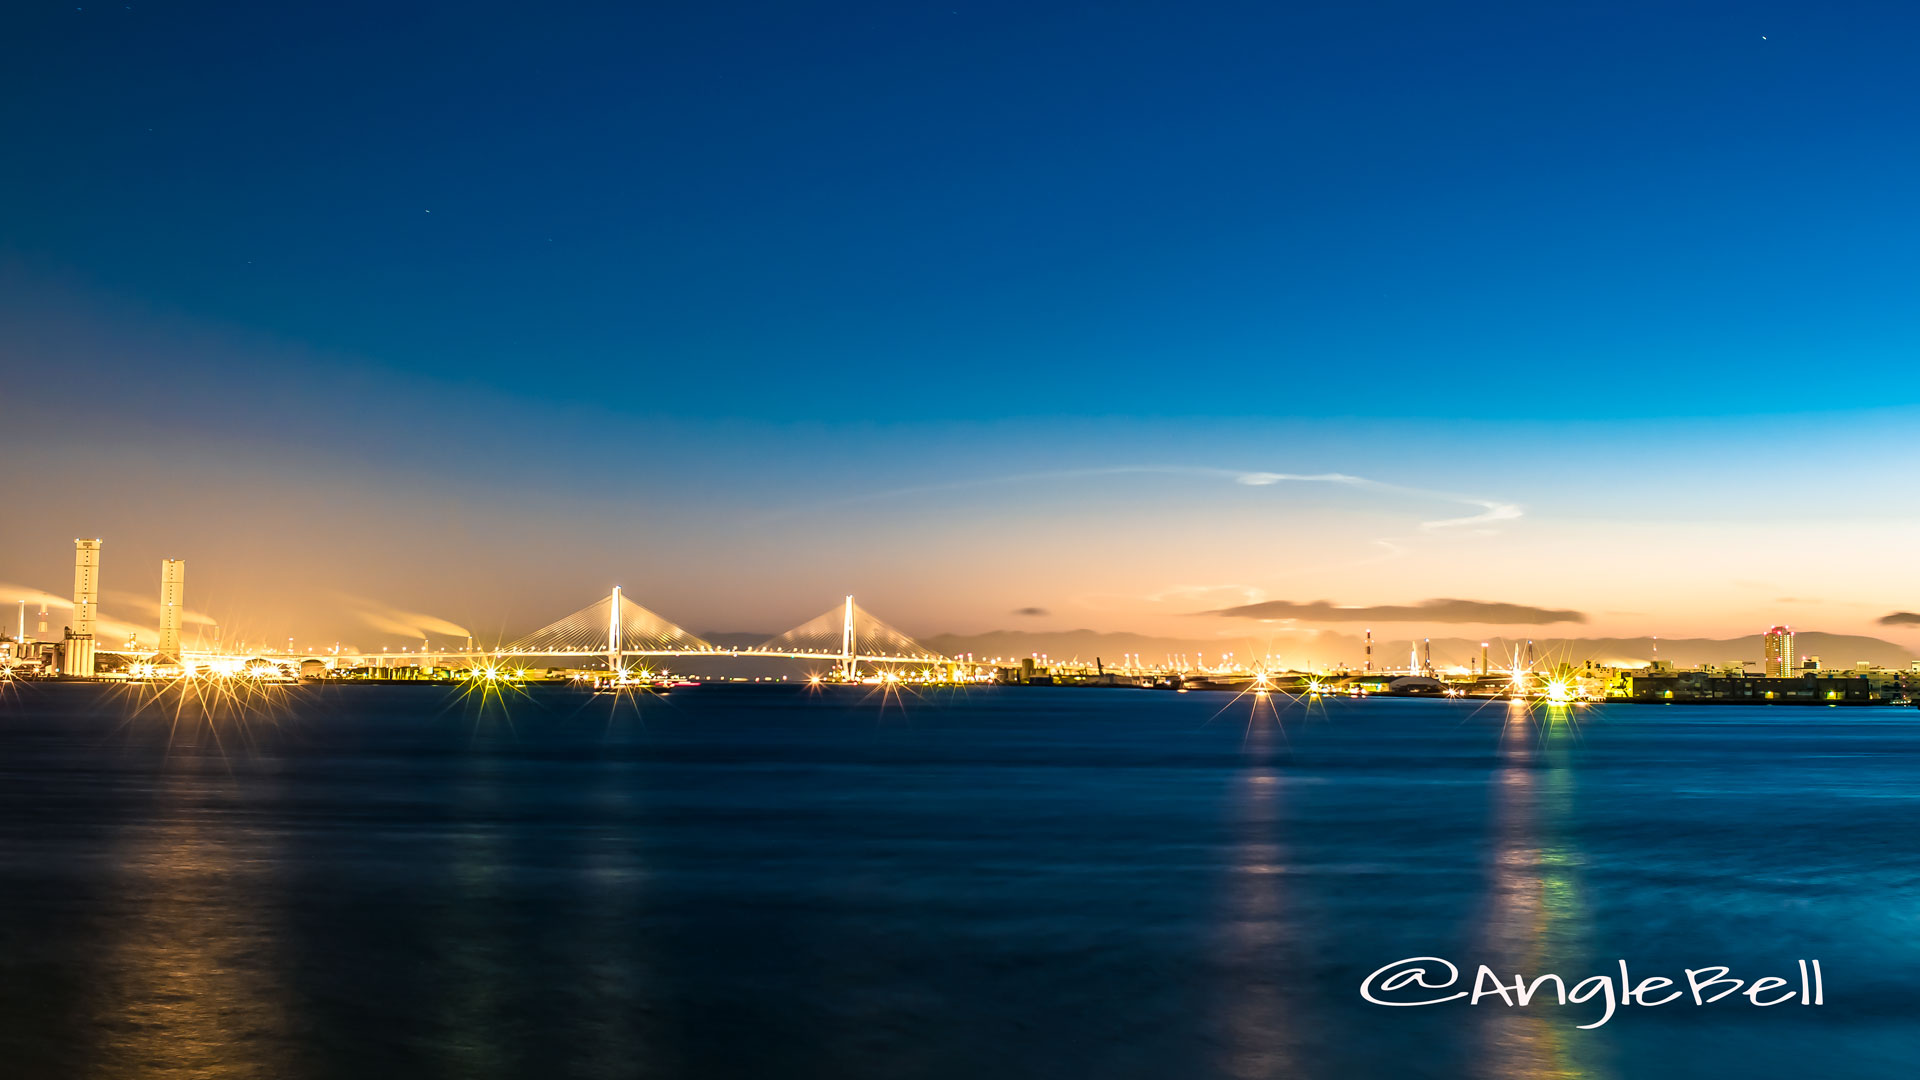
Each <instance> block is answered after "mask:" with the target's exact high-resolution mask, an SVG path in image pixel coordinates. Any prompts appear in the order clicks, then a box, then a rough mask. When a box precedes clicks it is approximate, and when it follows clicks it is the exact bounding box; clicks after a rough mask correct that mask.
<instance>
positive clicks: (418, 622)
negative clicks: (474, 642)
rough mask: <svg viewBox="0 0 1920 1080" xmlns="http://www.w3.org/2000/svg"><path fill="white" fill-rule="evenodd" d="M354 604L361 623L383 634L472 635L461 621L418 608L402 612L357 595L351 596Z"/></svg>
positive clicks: (409, 635)
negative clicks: (429, 613) (428, 613)
mask: <svg viewBox="0 0 1920 1080" xmlns="http://www.w3.org/2000/svg"><path fill="white" fill-rule="evenodd" d="M349 599H350V601H351V602H352V604H353V605H354V607H355V611H354V614H355V615H357V616H358V617H359V618H360V621H361V622H364V623H366V624H367V625H368V626H371V627H373V628H374V629H375V630H379V631H381V632H383V633H388V634H398V635H399V636H401V637H404V638H415V639H418V638H426V637H430V636H432V635H435V634H438V635H440V636H441V637H472V636H473V631H471V630H469V629H467V628H466V627H464V626H461V625H460V624H459V623H456V622H451V621H449V620H447V619H442V618H440V617H439V616H436V615H427V614H423V613H421V612H417V611H402V610H400V609H399V608H395V607H388V606H387V605H385V604H381V603H377V602H375V601H372V600H366V599H361V598H358V597H350V598H349Z"/></svg>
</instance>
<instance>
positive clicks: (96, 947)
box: [0, 685, 1920, 1080]
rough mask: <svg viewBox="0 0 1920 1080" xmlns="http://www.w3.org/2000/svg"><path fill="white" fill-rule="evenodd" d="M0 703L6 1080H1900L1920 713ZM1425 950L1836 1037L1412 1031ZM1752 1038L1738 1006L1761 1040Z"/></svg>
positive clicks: (1919, 892) (824, 703)
mask: <svg viewBox="0 0 1920 1080" xmlns="http://www.w3.org/2000/svg"><path fill="white" fill-rule="evenodd" d="M132 697H133V695H131V694H129V693H128V692H126V691H121V690H109V689H103V688H99V687H85V686H65V685H42V686H32V685H29V686H25V687H18V688H13V689H9V690H7V691H6V693H5V696H4V697H0V945H3V946H4V952H0V957H3V960H0V1061H5V1062H8V1066H7V1073H8V1074H9V1075H13V1076H102V1077H116V1076H129V1077H130V1076H162V1077H221V1076H272V1077H365V1076H376V1075H407V1076H413V1077H435V1076H445V1077H459V1078H486V1077H555V1076H586V1077H602V1076H609V1077H610V1076H653V1077H702V1076H742V1077H745V1076H753V1077H775V1076H777V1077H954V1078H962V1077H966V1078H971V1077H982V1076H1000V1077H1026V1076H1032V1077H1059V1076H1096V1075H1097V1076H1104V1077H1211V1076H1219V1077H1258V1076H1287V1077H1371V1076H1416V1077H1417V1076H1432V1077H1452V1076H1507V1077H1568V1076H1588V1077H1620V1078H1634V1080H1637V1078H1645V1077H1681V1076H1689V1077H1691V1076H1712V1075H1734V1074H1739V1075H1744V1076H1747V1077H1787V1076H1803V1075H1822V1076H1862V1077H1872V1076H1888V1077H1893V1076H1908V1075H1911V1074H1912V1063H1913V1062H1914V1061H1920V1021H1916V1019H1915V1017H1916V1015H1917V1013H1920V994H1916V993H1915V991H1914V989H1913V987H1912V978H1913V975H1914V973H1915V971H1916V960H1917V959H1920V946H1916V944H1915V941H1916V936H1915V929H1916V920H1917V918H1920V907H1917V906H1916V900H1917V899H1920V851H1916V843H1915V827H1916V823H1920V712H1916V711H1915V710H1911V709H1906V710H1896V709H1884V710H1882V709H1874V710H1868V709H1807V708H1766V707H1757V708H1745V707H1721V708H1693V709H1688V708H1682V707H1651V706H1614V707H1594V708H1587V709H1582V710H1578V711H1576V712H1573V713H1571V714H1566V713H1562V714H1558V715H1548V714H1545V713H1538V712H1535V713H1528V712H1526V711H1524V710H1521V711H1509V710H1508V709H1507V708H1506V707H1505V706H1501V705H1495V706H1491V707H1486V706H1480V705H1477V704H1459V703H1451V702H1439V701H1397V700H1381V699H1373V700H1367V701H1347V700H1337V701H1331V702H1327V703H1325V704H1324V705H1314V706H1311V707H1308V706H1304V705H1299V704H1290V703H1283V704H1281V705H1280V707H1279V708H1278V709H1272V708H1269V707H1267V706H1264V705H1261V704H1259V703H1256V702H1255V701H1254V700H1253V699H1250V698H1241V699H1237V700H1236V699H1230V698H1229V697H1228V696H1226V695H1216V694H1177V695H1176V694H1168V693H1157V692H1147V691H1120V690H1114V691H1101V690H1075V689H1064V688H1061V689H1040V688H1035V689H1001V690H973V691H967V692H939V693H933V694H924V695H919V696H914V695H908V696H907V697H905V698H904V699H903V700H895V699H889V700H882V699H880V698H878V697H873V696H869V695H866V694H865V693H864V692H862V691H824V692H820V691H807V690H803V689H800V688H787V687H780V688H766V689H755V688H742V687H708V688H701V689H694V690H687V691H681V692H676V693H674V694H673V695H671V696H670V697H668V698H665V699H648V700H643V701H641V702H639V703H638V705H637V707H636V706H635V704H634V703H631V702H629V703H616V702H614V701H612V700H611V699H609V698H607V697H593V696H588V695H579V694H573V693H566V692H536V693H534V694H532V695H530V696H523V697H513V698H511V699H510V700H508V701H507V702H505V703H504V707H502V706H501V705H499V704H488V705H486V706H484V707H482V706H481V705H480V704H478V703H475V702H472V701H463V700H460V699H458V698H457V697H456V696H454V695H451V694H449V692H448V691H447V690H446V689H445V688H436V687H390V688H369V687H332V688H326V687H304V688H295V689H291V690H288V691H286V692H284V693H280V694H277V695H275V697H274V699H273V700H271V701H264V702H263V701H252V702H248V703H246V705H245V708H242V709H234V708H232V707H225V708H222V709H220V710H219V713H220V715H219V716H218V717H217V718H216V719H215V720H214V721H213V722H208V720H207V719H206V717H205V715H204V710H203V709H200V708H197V707H189V708H186V709H184V710H181V711H180V712H179V713H178V714H177V715H176V713H175V710H174V705H175V704H177V703H174V702H166V701H163V702H159V703H156V704H155V705H153V706H150V707H148V708H146V709H145V710H144V711H142V712H140V713H139V715H137V716H131V718H130V714H132V713H133V711H134V708H133V702H132V700H131V699H132ZM1418 955H1435V956H1441V957H1447V958H1450V959H1453V960H1454V961H1455V962H1457V963H1459V964H1461V965H1462V966H1463V967H1464V968H1467V969H1468V970H1469V972H1470V971H1471V967H1472V965H1474V964H1478V963H1481V962H1486V963H1490V964H1493V965H1495V966H1496V967H1498V968H1500V969H1501V970H1503V971H1523V972H1527V973H1529V974H1539V973H1544V972H1549V971H1552V972H1559V973H1562V974H1565V975H1568V976H1569V977H1577V976H1584V975H1587V974H1593V973H1605V972H1610V971H1613V970H1614V968H1615V965H1616V962H1617V961H1618V960H1619V959H1621V958H1625V959H1627V960H1628V961H1629V962H1630V963H1631V965H1632V967H1633V969H1634V971H1635V974H1636V977H1638V976H1639V975H1641V974H1642V973H1644V974H1649V975H1651V974H1663V975H1668V976H1674V977H1677V976H1679V975H1680V973H1681V971H1682V969H1684V968H1686V967H1689V966H1691V967H1701V966H1705V965H1708V964H1727V965H1730V966H1732V967H1733V968H1734V969H1735V974H1736V975H1744V976H1746V977H1749V978H1751V977H1754V976H1758V975H1770V974H1772V975H1783V976H1792V975H1794V974H1795V964H1794V962H1795V960H1796V959H1799V958H1818V959H1820V960H1821V961H1822V966H1823V969H1824V971H1825V974H1826V979H1825V982H1826V999H1827V1004H1826V1005H1824V1006H1820V1007H1807V1006H1800V1005H1785V1006H1778V1007H1774V1008H1771V1009H1758V1008H1754V1007H1752V1006H1749V1005H1746V1004H1744V1003H1741V1004H1735V1003H1734V1001H1731V1000H1730V1001H1727V1002H1722V1003H1721V1004H1719V1005H1715V1006H1709V1007H1706V1008H1696V1007H1693V1006H1688V1005H1681V1004H1675V1005H1671V1006H1667V1007H1664V1008H1660V1009H1632V1008H1629V1009H1624V1010H1622V1011H1621V1013H1620V1014H1619V1015H1618V1016H1617V1017H1616V1018H1615V1019H1614V1020H1613V1021H1612V1022H1610V1023H1609V1024H1607V1025H1606V1026H1605V1027H1602V1028H1599V1029H1596V1030H1592V1031H1581V1030H1578V1029H1577V1027H1576V1025H1578V1024H1582V1023H1588V1022H1591V1021H1592V1020H1594V1019H1597V1018H1598V1016H1599V1009H1598V1008H1597V1007H1594V1006H1568V1007H1566V1008H1560V1007H1557V1006H1552V1005H1547V1006H1539V1005H1536V1006H1534V1007H1532V1008H1529V1009H1526V1010H1517V1009H1506V1008H1503V1007H1501V1006H1499V1005H1498V1004H1487V1003H1483V1004H1481V1005H1479V1006H1475V1007H1469V1006H1467V1005H1465V1004H1452V1005H1445V1006H1438V1007H1433V1008H1422V1009H1386V1008H1381V1007H1378V1006H1372V1005H1368V1004H1366V1003H1365V1002H1364V1001H1362V1000H1361V998H1360V996H1359V993H1358V987H1359V984H1360V981H1361V980H1362V979H1363V978H1364V977H1365V976H1366V975H1367V973H1368V972H1370V971H1372V970H1373V969H1374V968H1376V967H1379V966H1380V965H1382V964H1385V963H1387V962H1389V961H1392V960H1395V959H1398V958H1401V957H1407V956H1418ZM1740 1000H1741V1001H1742V1002H1743V1001H1744V999H1740Z"/></svg>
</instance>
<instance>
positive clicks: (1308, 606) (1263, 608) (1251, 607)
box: [1200, 599, 1587, 626]
mask: <svg viewBox="0 0 1920 1080" xmlns="http://www.w3.org/2000/svg"><path fill="white" fill-rule="evenodd" d="M1200 614H1203V615H1218V616H1221V617H1223V618H1233V619H1264V620H1281V619H1284V620H1290V621H1296V622H1339V623H1353V622H1379V623H1393V622H1430V623H1435V622H1437V623H1487V624H1501V625H1509V626H1546V625H1548V624H1551V623H1568V622H1571V623H1583V622H1586V621H1587V616H1586V613H1585V612H1580V611H1572V610H1566V609H1556V608H1542V607H1532V606H1529V605H1526V604H1504V603H1495V602H1489V601H1484V600H1453V599H1437V600H1422V601H1420V602H1419V603H1417V604H1376V605H1372V606H1367V607H1349V606H1343V605H1340V604H1335V603H1333V602H1331V601H1328V600H1314V601H1311V602H1309V603H1304V604H1303V603H1297V602H1295V601H1292V600H1267V601H1264V602H1262V603H1258V604H1241V605H1239V606H1237V607H1229V608H1216V609H1214V610H1212V611H1205V612H1201V613H1200Z"/></svg>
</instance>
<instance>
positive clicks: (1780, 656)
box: [1764, 626, 1799, 679]
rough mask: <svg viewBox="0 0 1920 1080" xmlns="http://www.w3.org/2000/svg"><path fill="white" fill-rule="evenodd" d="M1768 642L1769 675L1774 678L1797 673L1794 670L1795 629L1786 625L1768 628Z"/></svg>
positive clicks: (1767, 662)
mask: <svg viewBox="0 0 1920 1080" xmlns="http://www.w3.org/2000/svg"><path fill="white" fill-rule="evenodd" d="M1764 640H1765V643H1766V668H1767V677H1768V678H1773V679H1780V678H1785V677H1787V676H1789V675H1797V674H1799V673H1798V672H1796V671H1794V670H1793V631H1792V630H1790V629H1788V628H1787V627H1784V626H1775V627H1772V628H1770V629H1768V630H1767V636H1766V638H1765V639H1764Z"/></svg>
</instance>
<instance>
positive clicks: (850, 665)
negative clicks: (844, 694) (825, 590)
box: [840, 596, 860, 682]
mask: <svg viewBox="0 0 1920 1080" xmlns="http://www.w3.org/2000/svg"><path fill="white" fill-rule="evenodd" d="M854 656H855V653H854V651H853V597H851V596H849V597H847V617H846V621H845V622H843V623H842V624H841V631H840V672H841V674H842V675H843V676H845V677H846V680H847V681H848V682H852V681H854V678H855V676H857V675H859V673H860V661H858V660H856V659H854Z"/></svg>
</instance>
